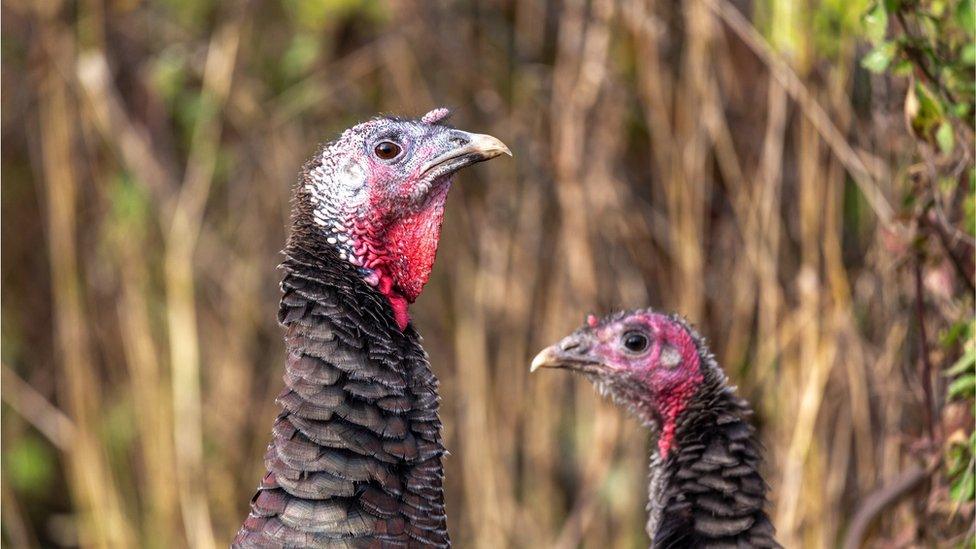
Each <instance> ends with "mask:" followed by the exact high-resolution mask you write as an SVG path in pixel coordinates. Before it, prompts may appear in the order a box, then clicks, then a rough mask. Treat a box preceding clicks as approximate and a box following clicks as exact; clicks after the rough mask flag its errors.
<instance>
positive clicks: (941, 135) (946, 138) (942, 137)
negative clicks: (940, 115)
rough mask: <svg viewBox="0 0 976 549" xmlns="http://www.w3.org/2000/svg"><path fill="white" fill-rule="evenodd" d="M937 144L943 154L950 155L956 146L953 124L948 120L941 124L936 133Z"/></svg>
mask: <svg viewBox="0 0 976 549" xmlns="http://www.w3.org/2000/svg"><path fill="white" fill-rule="evenodd" d="M935 142H936V143H938V144H939V150H941V151H942V153H943V154H949V153H951V152H952V149H953V148H954V147H955V145H956V136H955V134H954V133H953V131H952V124H950V123H949V121H948V120H943V121H942V123H941V124H939V129H937V130H936V131H935Z"/></svg>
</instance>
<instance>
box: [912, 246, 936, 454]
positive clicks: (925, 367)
mask: <svg viewBox="0 0 976 549" xmlns="http://www.w3.org/2000/svg"><path fill="white" fill-rule="evenodd" d="M924 297H925V296H924V291H923V288H922V258H921V254H918V256H917V257H916V259H915V314H916V316H918V337H919V343H920V346H921V349H920V352H921V354H922V360H921V366H922V367H921V370H922V371H921V372H920V373H919V375H920V376H921V378H922V391H923V392H924V394H925V425H926V427H927V428H928V436H929V442H930V443H931V442H933V441H935V420H934V419H933V417H932V410H933V398H932V361H931V360H930V359H929V343H928V337H927V335H926V330H925V303H924Z"/></svg>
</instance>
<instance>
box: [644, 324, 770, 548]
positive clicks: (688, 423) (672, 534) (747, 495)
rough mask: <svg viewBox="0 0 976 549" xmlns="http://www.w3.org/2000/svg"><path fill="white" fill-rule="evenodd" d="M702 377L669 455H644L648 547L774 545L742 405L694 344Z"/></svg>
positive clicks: (754, 443) (755, 446) (757, 449)
mask: <svg viewBox="0 0 976 549" xmlns="http://www.w3.org/2000/svg"><path fill="white" fill-rule="evenodd" d="M699 350H700V351H699V355H700V356H701V358H702V362H703V365H702V371H703V374H704V376H705V378H704V380H703V382H702V383H701V385H700V387H699V389H698V392H697V394H696V395H695V398H693V399H692V401H691V403H690V405H689V406H688V408H687V409H686V410H685V411H684V412H683V413H682V415H681V416H680V417H679V418H678V422H677V426H676V429H675V433H674V444H673V447H672V451H670V452H669V453H668V455H667V457H665V458H662V457H661V455H660V453H659V452H658V451H657V449H656V448H655V450H654V451H653V452H652V455H651V467H650V469H651V472H650V482H649V487H648V496H649V499H648V522H647V531H648V534H649V535H651V536H652V547H669V548H670V547H705V546H710V545H721V544H723V543H726V544H732V545H735V544H742V543H744V544H746V546H749V547H779V545H778V544H777V543H776V541H775V540H774V537H773V536H774V529H773V527H772V524H771V523H770V521H769V518H768V517H767V515H766V512H765V505H766V492H767V490H768V487H767V485H766V483H765V482H764V480H763V478H762V475H761V473H760V471H759V467H760V464H761V461H762V458H761V446H760V444H759V442H758V440H757V438H756V432H755V429H754V428H753V427H752V426H751V425H750V424H749V421H748V418H749V417H750V416H751V415H752V411H751V409H750V408H749V405H748V403H746V401H745V400H743V399H741V398H739V397H738V396H736V394H735V388H734V387H730V386H728V385H727V381H726V378H725V375H724V373H722V371H721V369H720V368H719V367H718V366H717V364H715V361H714V358H713V357H712V356H711V354H710V353H709V352H708V351H707V349H705V348H704V347H703V345H702V344H701V343H700V342H699Z"/></svg>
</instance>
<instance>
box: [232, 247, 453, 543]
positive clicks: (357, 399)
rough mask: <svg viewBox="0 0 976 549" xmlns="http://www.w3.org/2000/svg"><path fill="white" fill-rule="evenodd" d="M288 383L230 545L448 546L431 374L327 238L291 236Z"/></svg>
mask: <svg viewBox="0 0 976 549" xmlns="http://www.w3.org/2000/svg"><path fill="white" fill-rule="evenodd" d="M285 256H286V259H285V261H284V262H283V263H282V268H283V270H284V273H285V274H284V277H283V280H282V283H281V289H282V292H283V296H282V299H281V305H280V308H279V311H278V320H279V321H280V322H281V324H282V326H284V328H285V349H286V362H285V375H284V381H285V389H284V390H283V391H282V392H281V394H280V395H279V397H278V399H277V402H278V404H279V405H280V406H281V408H282V411H281V413H280V414H279V415H278V418H277V419H276V420H275V423H274V428H273V438H272V442H271V444H270V445H269V446H268V451H267V454H266V455H265V465H266V468H267V471H268V472H267V474H266V476H265V478H264V480H263V481H262V483H261V486H260V487H259V489H258V493H257V494H256V495H255V496H254V498H253V499H252V504H251V514H250V516H249V517H248V519H247V521H245V524H244V526H243V527H242V529H241V531H240V532H239V533H238V538H237V540H235V545H237V546H254V547H258V546H294V545H298V546H327V545H328V546H331V545H335V544H342V543H345V544H348V545H352V546H356V545H370V544H375V543H376V542H380V544H381V545H390V546H418V545H423V546H440V547H446V546H448V545H449V544H450V541H449V538H448V535H447V523H446V517H445V513H444V503H443V490H442V479H443V469H442V466H441V456H442V455H443V454H444V448H443V445H442V443H441V436H440V429H441V423H440V419H439V418H438V413H437V411H438V401H439V398H438V395H437V386H438V383H437V379H436V377H435V376H434V374H433V373H432V372H431V370H430V365H429V362H428V359H427V355H426V353H425V352H424V350H423V348H422V347H421V345H420V337H419V335H418V334H417V332H416V331H415V330H414V328H413V326H412V325H408V326H407V327H406V328H405V329H404V330H402V331H401V330H400V329H399V327H398V326H397V324H396V321H395V319H394V317H393V311H392V309H391V307H390V305H389V303H387V301H386V300H385V299H384V298H383V296H382V295H381V294H380V293H379V292H378V291H376V290H375V289H374V288H373V287H371V286H369V285H368V284H366V283H365V282H364V281H363V279H362V275H361V274H360V273H359V272H358V271H357V270H356V268H355V267H353V266H352V265H350V264H349V263H348V262H346V261H343V260H341V259H340V258H339V256H338V252H336V251H335V250H334V249H333V248H331V247H329V246H319V247H316V246H314V245H311V246H310V245H308V244H304V243H302V242H301V241H299V242H296V241H295V240H292V241H291V242H290V243H289V245H288V247H287V248H286V250H285Z"/></svg>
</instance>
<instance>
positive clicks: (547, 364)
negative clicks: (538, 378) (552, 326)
mask: <svg viewBox="0 0 976 549" xmlns="http://www.w3.org/2000/svg"><path fill="white" fill-rule="evenodd" d="M589 350H590V344H589V343H588V342H587V341H586V340H585V337H584V336H581V335H579V334H573V335H571V336H568V337H566V338H564V339H563V340H562V341H560V342H559V343H557V344H555V345H552V346H551V347H546V348H545V349H543V350H542V352H540V353H539V354H537V355H535V358H534V359H532V365H531V366H529V372H535V371H536V370H538V369H540V368H561V369H564V370H575V371H578V372H595V371H597V370H598V369H599V365H600V361H599V360H596V359H595V358H593V357H592V356H590V354H589Z"/></svg>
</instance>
